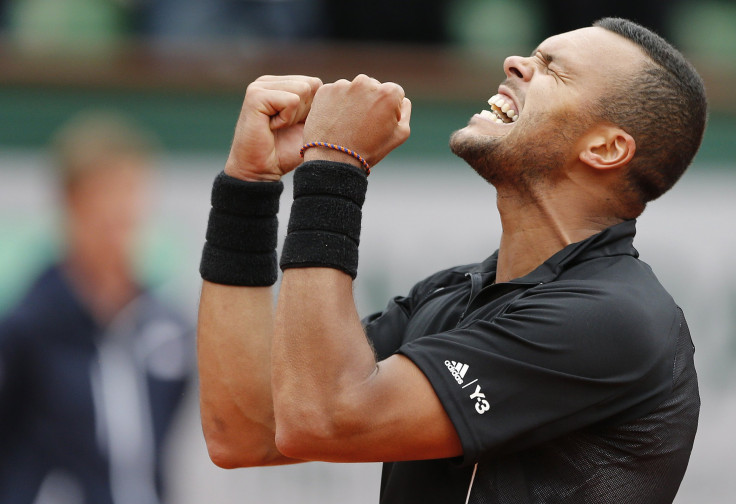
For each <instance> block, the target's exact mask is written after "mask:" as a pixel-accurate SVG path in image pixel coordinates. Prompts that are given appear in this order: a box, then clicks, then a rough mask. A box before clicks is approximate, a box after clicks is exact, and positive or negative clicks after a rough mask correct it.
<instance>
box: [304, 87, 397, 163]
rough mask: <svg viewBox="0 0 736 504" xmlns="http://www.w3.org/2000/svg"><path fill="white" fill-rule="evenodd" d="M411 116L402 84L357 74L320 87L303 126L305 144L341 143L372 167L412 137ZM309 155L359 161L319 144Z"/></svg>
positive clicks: (314, 157)
mask: <svg viewBox="0 0 736 504" xmlns="http://www.w3.org/2000/svg"><path fill="white" fill-rule="evenodd" d="M410 118H411V102H410V101H409V99H407V98H406V97H405V95H404V90H403V88H402V87H401V86H399V85H398V84H394V83H393V82H385V83H381V82H379V81H377V80H376V79H373V78H370V77H368V76H366V75H358V76H357V77H356V78H355V79H353V80H352V81H347V80H339V81H337V82H334V83H332V84H325V85H323V86H321V87H320V88H319V89H318V90H317V92H316V94H315V96H314V101H313V102H312V106H311V111H310V112H309V116H308V117H307V121H306V124H305V127H304V143H310V142H316V141H322V142H328V143H332V144H338V145H341V146H343V147H346V148H348V149H351V150H353V151H355V152H357V153H358V154H360V155H361V156H363V157H364V158H365V160H366V161H367V162H368V163H369V164H370V165H371V166H372V165H375V164H376V163H378V162H379V161H380V160H381V159H383V158H384V157H385V156H386V155H387V154H388V153H389V152H391V151H392V150H393V149H395V148H396V147H398V146H399V145H401V144H402V143H404V141H405V140H406V139H407V138H408V137H409V120H410ZM304 158H305V160H310V159H331V160H338V161H343V162H346V163H352V164H355V165H356V166H357V165H359V163H358V161H357V160H356V159H353V158H351V157H349V156H347V155H346V154H343V153H341V152H336V151H329V150H327V149H324V148H319V147H318V148H313V149H309V150H307V151H306V152H305V154H304Z"/></svg>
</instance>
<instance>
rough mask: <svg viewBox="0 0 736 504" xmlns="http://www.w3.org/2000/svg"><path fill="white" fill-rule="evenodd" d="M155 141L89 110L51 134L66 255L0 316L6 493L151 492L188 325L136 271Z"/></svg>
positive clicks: (178, 388) (33, 497)
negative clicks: (135, 256) (136, 250)
mask: <svg viewBox="0 0 736 504" xmlns="http://www.w3.org/2000/svg"><path fill="white" fill-rule="evenodd" d="M151 145H152V144H151V142H150V141H149V139H148V137H147V136H145V135H144V134H142V133H140V130H139V129H137V127H135V126H134V125H132V123H129V122H127V121H126V120H124V119H123V118H120V117H118V116H115V115H112V114H105V113H100V112H92V113H87V114H83V115H81V116H79V117H77V118H75V119H73V120H72V121H71V122H70V123H68V124H67V125H66V126H65V127H64V128H62V130H61V131H60V132H59V133H58V135H57V136H56V138H55V141H54V143H53V147H54V149H53V154H54V160H55V166H56V168H57V170H58V175H59V179H60V195H61V199H62V202H63V204H62V207H63V217H64V218H65V220H64V222H63V224H62V229H63V235H64V240H65V251H64V258H63V260H61V261H60V262H59V263H58V264H54V265H51V266H50V267H49V268H48V269H46V270H45V271H44V272H43V273H42V274H41V275H40V276H39V277H38V279H37V280H36V281H35V282H34V283H33V285H32V286H31V287H30V289H29V291H28V292H27V294H26V295H25V297H24V298H23V299H22V300H21V301H20V302H19V304H18V305H17V306H16V307H15V308H14V309H13V310H11V311H10V313H9V314H8V315H7V317H6V318H5V319H4V320H2V321H0V503H2V504H31V503H34V504H48V503H54V504H156V503H159V502H161V497H160V496H161V479H162V478H161V476H162V473H161V448H162V443H163V441H164V438H165V434H166V433H167V431H168V429H169V426H170V425H171V422H172V419H173V415H174V412H175V410H176V408H177V406H178V404H179V402H180V399H181V398H182V395H183V392H184V389H185V384H186V381H187V377H188V376H189V374H190V373H189V371H190V364H191V363H192V352H193V348H192V347H193V344H192V342H191V339H190V336H191V334H192V333H191V331H190V328H189V327H188V325H187V324H185V323H184V322H183V320H182V319H180V318H179V317H178V315H176V314H175V313H174V312H172V311H171V310H170V309H169V308H167V307H166V306H165V305H164V304H162V303H161V302H160V301H159V300H157V299H156V298H155V297H154V296H153V295H152V294H151V293H150V292H147V291H146V290H145V289H144V288H142V287H141V286H140V285H139V284H138V283H137V282H136V280H135V277H134V272H133V270H134V268H133V265H132V255H133V254H132V252H133V246H134V244H135V242H136V234H137V232H138V231H139V229H140V225H141V223H142V219H143V218H144V215H145V212H144V208H145V193H146V186H147V182H148V177H149V175H150V174H149V164H150V162H151V154H152V151H151Z"/></svg>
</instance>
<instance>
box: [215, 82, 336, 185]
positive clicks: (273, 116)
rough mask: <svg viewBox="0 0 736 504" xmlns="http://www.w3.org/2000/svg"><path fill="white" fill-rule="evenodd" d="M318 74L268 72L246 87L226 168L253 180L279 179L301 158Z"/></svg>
mask: <svg viewBox="0 0 736 504" xmlns="http://www.w3.org/2000/svg"><path fill="white" fill-rule="evenodd" d="M320 86H322V81H321V80H320V79H318V78H316V77H307V76H303V75H285V76H273V75H265V76H263V77H259V78H258V79H257V80H255V81H254V82H252V83H251V84H250V85H249V86H248V89H247V90H246V92H245V99H244V101H243V107H242V109H241V111H240V117H239V118H238V123H237V126H236V127H235V136H234V137H233V143H232V146H231V148H230V156H229V157H228V160H227V163H226V164H225V173H227V174H228V175H230V176H232V177H236V178H240V179H242V180H249V181H276V180H279V179H280V178H281V176H282V175H284V174H286V173H288V172H290V171H291V170H293V169H294V168H296V167H297V166H298V165H299V164H300V163H301V157H300V156H299V150H300V149H301V146H302V145H303V143H304V140H303V136H304V135H303V132H304V122H305V121H306V119H307V115H308V114H309V111H310V109H311V106H312V100H313V99H314V96H315V93H316V92H317V90H318V89H319V88H320Z"/></svg>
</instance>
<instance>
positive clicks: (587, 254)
mask: <svg viewBox="0 0 736 504" xmlns="http://www.w3.org/2000/svg"><path fill="white" fill-rule="evenodd" d="M635 234H636V220H635V219H632V220H627V221H624V222H621V223H619V224H616V225H614V226H611V227H609V228H606V229H604V230H603V231H601V232H600V233H596V234H594V235H593V236H590V237H588V238H586V239H585V240H583V241H580V242H576V243H571V244H570V245H568V246H566V247H565V248H563V249H562V250H560V251H558V252H557V253H555V254H554V255H553V256H552V257H550V258H549V259H547V260H546V261H545V262H544V263H542V264H541V265H539V266H538V267H537V268H536V269H534V270H533V271H532V272H531V273H529V274H527V275H525V276H523V277H519V278H515V279H513V280H511V281H510V283H518V284H539V283H547V282H550V281H552V280H554V279H555V278H557V277H558V276H559V275H560V273H562V272H563V271H564V270H565V269H567V268H569V267H571V266H572V265H573V264H576V263H578V262H581V261H586V260H589V259H594V258H597V257H611V256H616V255H630V256H633V257H639V252H637V250H636V249H635V248H634V245H633V242H634V235H635ZM497 263H498V250H496V252H494V253H493V255H491V256H490V257H489V258H488V259H486V260H485V261H483V262H482V263H480V264H479V265H478V266H477V267H476V268H475V269H474V270H473V272H477V273H481V274H483V276H484V277H485V276H490V277H493V278H495V276H496V266H497Z"/></svg>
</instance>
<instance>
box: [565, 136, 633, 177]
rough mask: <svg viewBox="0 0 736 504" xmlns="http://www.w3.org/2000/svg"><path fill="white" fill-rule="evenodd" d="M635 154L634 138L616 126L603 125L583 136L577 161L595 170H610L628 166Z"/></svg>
mask: <svg viewBox="0 0 736 504" xmlns="http://www.w3.org/2000/svg"><path fill="white" fill-rule="evenodd" d="M635 152H636V141H635V140H634V137H632V136H631V135H629V134H628V133H626V132H625V131H624V130H622V129H621V128H619V127H618V126H613V125H605V126H599V127H597V128H595V129H594V130H593V131H590V132H589V133H588V134H587V135H586V136H585V138H584V142H583V145H582V150H581V151H580V154H579V159H580V161H582V162H583V163H585V164H587V165H588V166H590V167H591V168H595V169H596V170H610V169H612V168H620V167H622V166H625V165H626V164H628V163H629V161H631V158H633V157H634V153H635Z"/></svg>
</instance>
